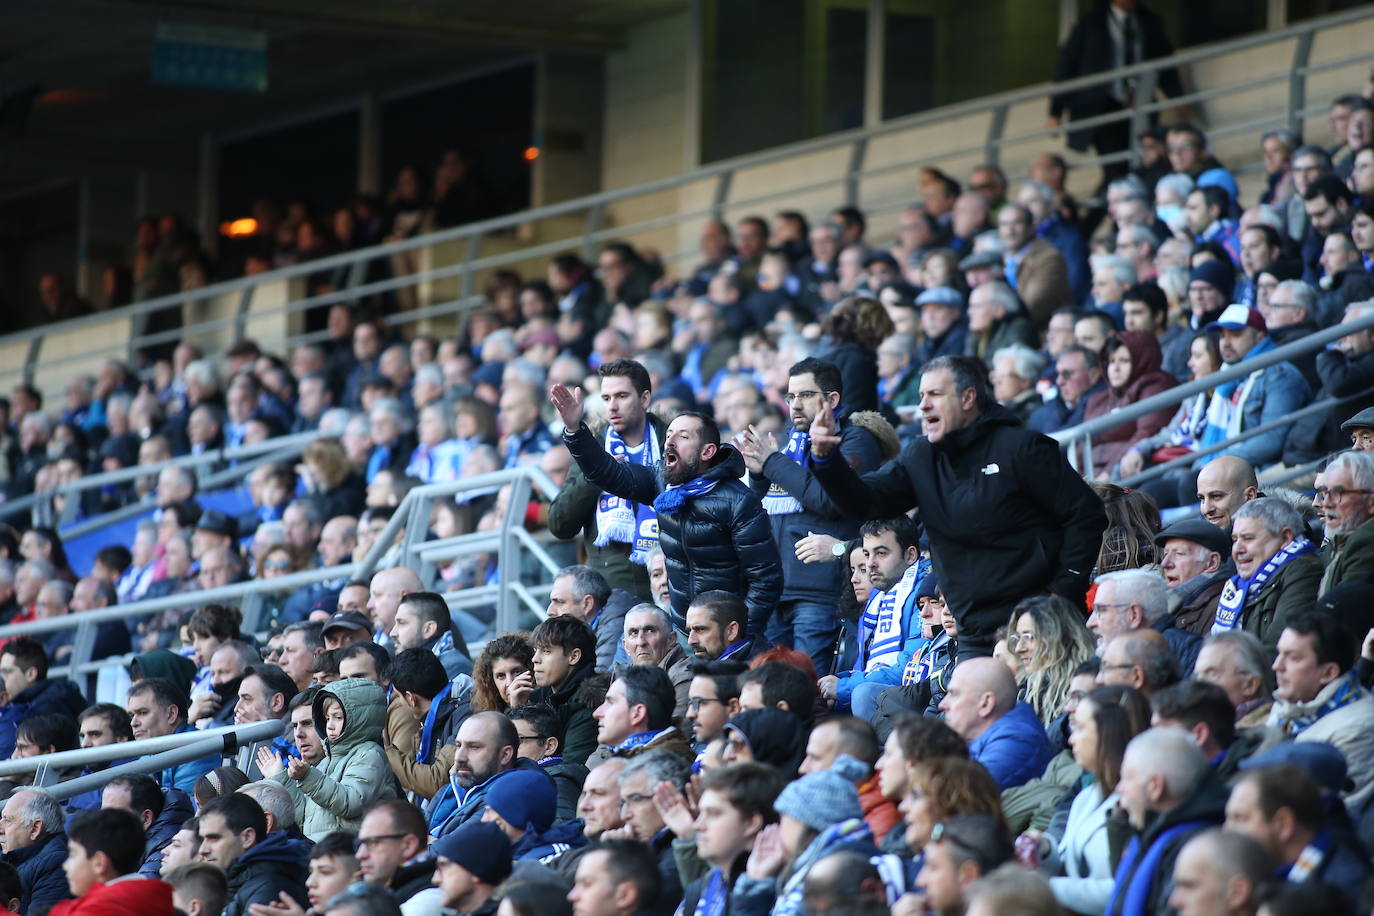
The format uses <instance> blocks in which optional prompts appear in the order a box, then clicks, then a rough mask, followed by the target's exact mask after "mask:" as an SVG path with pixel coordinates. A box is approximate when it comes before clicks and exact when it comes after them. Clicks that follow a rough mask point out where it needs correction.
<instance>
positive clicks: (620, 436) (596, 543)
mask: <svg viewBox="0 0 1374 916" xmlns="http://www.w3.org/2000/svg"><path fill="white" fill-rule="evenodd" d="M597 374H598V375H600V376H601V401H602V403H603V404H604V405H605V407H606V420H607V429H606V434H605V439H604V447H605V449H606V451H607V452H609V453H610V454H611V456H612V457H614V458H616V459H617V460H619V461H625V462H629V463H632V464H638V465H641V466H642V467H645V468H653V467H654V466H655V465H656V464H658V462H659V461H660V460H661V459H662V456H663V439H664V436H665V435H666V432H667V426H666V424H664V422H663V421H662V420H660V419H659V418H658V417H655V416H653V415H652V414H650V413H649V410H648V408H649V400H650V398H651V397H652V391H651V383H650V379H649V372H648V370H646V369H645V368H644V367H643V366H642V365H640V364H639V363H637V362H635V361H634V360H632V359H616V360H612V361H611V362H609V363H606V364H605V365H603V366H602V367H601V368H600V369H598V370H597ZM548 525H549V531H550V532H552V533H553V535H554V537H559V538H563V539H565V540H567V539H570V538H575V537H577V536H578V535H581V536H582V542H583V544H584V545H585V547H586V549H587V565H588V566H590V567H591V568H592V569H594V570H596V571H597V572H599V573H601V575H602V576H603V577H605V579H606V581H607V582H609V583H610V585H611V588H621V589H624V590H625V591H627V592H630V593H631V594H633V595H636V596H638V598H639V599H640V600H641V601H649V600H651V599H652V598H653V594H654V593H653V588H652V585H651V583H650V582H649V571H648V569H647V567H646V561H647V558H648V552H649V551H650V550H651V549H652V548H653V547H654V545H656V544H657V543H658V517H657V516H656V515H655V513H654V507H653V506H652V505H650V504H648V503H635V502H630V501H628V500H625V499H622V498H621V497H619V496H615V495H613V494H610V493H607V492H605V491H604V490H602V489H601V487H599V486H597V485H596V484H593V483H592V482H591V481H589V480H588V479H587V478H586V477H585V476H584V475H583V473H582V469H581V468H578V467H574V468H572V470H571V471H570V472H569V473H568V480H567V482H566V483H565V484H564V485H563V489H562V490H561V491H559V494H558V496H557V497H556V498H555V499H554V501H553V503H552V504H550V505H549V517H548Z"/></svg>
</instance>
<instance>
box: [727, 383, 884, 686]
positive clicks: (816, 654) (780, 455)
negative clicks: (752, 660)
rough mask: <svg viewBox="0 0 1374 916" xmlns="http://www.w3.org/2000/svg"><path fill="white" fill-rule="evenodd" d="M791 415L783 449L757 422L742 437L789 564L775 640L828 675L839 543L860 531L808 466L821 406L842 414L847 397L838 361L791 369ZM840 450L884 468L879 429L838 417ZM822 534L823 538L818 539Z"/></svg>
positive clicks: (861, 468) (836, 625)
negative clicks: (875, 433) (758, 428)
mask: <svg viewBox="0 0 1374 916" xmlns="http://www.w3.org/2000/svg"><path fill="white" fill-rule="evenodd" d="M787 375H788V379H787V394H786V395H784V396H783V398H784V400H786V401H787V405H788V413H789V415H790V418H791V420H792V429H791V430H790V431H789V430H786V429H785V430H783V431H784V432H785V433H787V444H786V446H785V447H784V448H783V449H782V450H781V451H779V449H778V442H777V439H775V438H774V437H773V436H772V435H771V434H769V435H767V436H764V435H760V434H759V433H757V432H756V430H755V429H754V427H753V426H750V427H749V428H748V429H747V430H744V431H743V432H741V433H739V434H738V435H737V436H736V437H735V440H734V442H735V447H736V448H738V449H739V451H740V454H741V455H743V456H744V466H745V467H747V468H748V469H749V475H750V481H751V483H752V485H753V487H754V492H755V493H758V494H759V495H760V497H761V498H762V500H763V508H764V511H765V512H767V513H768V519H769V522H770V523H771V524H772V528H773V539H774V541H776V542H777V547H778V553H779V555H780V556H781V557H782V558H783V563H784V564H786V574H785V575H784V576H783V590H782V601H781V602H779V604H778V608H777V612H776V613H775V614H774V615H773V617H772V618H770V620H769V622H768V623H769V625H768V633H767V637H768V642H769V643H771V644H774V645H777V644H779V643H782V644H786V645H790V646H792V647H793V648H795V649H799V650H800V651H802V652H805V653H806V654H807V655H809V656H811V661H812V664H814V665H815V666H816V670H817V671H818V672H820V673H822V674H829V673H830V671H831V669H832V668H833V667H834V664H833V657H834V654H835V638H836V637H837V636H838V635H839V633H840V621H839V617H838V616H837V615H836V613H835V595H837V594H838V593H839V591H840V589H841V588H843V587H844V578H845V570H844V565H843V564H842V563H840V562H838V561H839V559H840V555H839V554H836V553H834V552H833V550H834V548H835V547H836V546H840V547H841V549H843V545H844V543H845V542H846V541H848V540H850V539H851V538H853V537H854V536H855V535H856V534H857V533H858V525H856V524H855V523H854V522H853V521H852V520H850V519H847V518H845V517H844V515H843V513H841V512H840V511H839V510H838V509H837V508H836V507H835V504H834V503H832V502H831V501H830V498H829V497H828V496H826V495H825V491H824V490H822V489H821V488H820V487H819V486H817V485H816V479H815V478H814V477H813V476H812V475H811V472H810V471H808V470H807V467H806V453H807V451H808V450H809V449H810V447H811V436H810V435H809V434H808V432H807V431H808V430H809V429H810V428H811V421H812V420H814V419H815V418H816V414H817V413H818V412H819V411H820V408H821V404H822V403H825V404H827V405H829V407H830V409H831V410H832V411H837V412H838V411H839V410H840V404H841V401H842V398H843V394H844V392H843V390H842V387H841V378H840V370H839V368H838V367H837V366H835V364H834V363H829V362H825V361H823V360H819V359H812V358H808V359H804V360H802V361H801V362H799V363H797V364H796V365H794V366H793V367H792V368H791V369H789V370H788V371H787ZM837 423H838V426H839V434H840V454H841V455H843V456H844V459H845V461H847V462H848V463H849V465H850V466H851V467H853V468H854V469H855V470H856V471H858V472H859V473H866V472H868V471H872V470H875V469H877V467H878V465H880V464H882V462H883V456H882V452H881V451H880V450H879V448H878V441H877V439H875V438H874V437H873V434H872V433H870V432H869V431H868V430H866V429H864V428H863V427H861V426H858V425H856V424H854V423H851V422H849V421H848V420H847V419H838V420H837ZM817 535H819V536H820V538H821V540H819V541H817V538H816V536H817Z"/></svg>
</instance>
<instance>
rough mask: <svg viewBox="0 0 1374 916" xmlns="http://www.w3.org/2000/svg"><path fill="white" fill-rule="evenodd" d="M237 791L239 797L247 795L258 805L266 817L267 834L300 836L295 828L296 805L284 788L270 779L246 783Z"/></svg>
mask: <svg viewBox="0 0 1374 916" xmlns="http://www.w3.org/2000/svg"><path fill="white" fill-rule="evenodd" d="M238 791H239V794H240V795H247V796H248V797H249V798H251V799H253V801H255V802H257V803H258V807H260V808H262V813H263V814H265V815H266V816H267V832H268V833H275V832H276V831H278V830H281V831H284V832H285V833H286V834H287V835H288V836H293V837H300V836H301V832H300V830H298V829H297V828H296V803H295V802H293V801H292V800H291V793H290V792H289V791H287V789H286V787H285V786H283V785H281V784H280V783H276V782H272V781H271V780H270V779H260V780H258V781H257V782H250V783H248V785H246V786H244V787H243V788H241V789H239V790H238Z"/></svg>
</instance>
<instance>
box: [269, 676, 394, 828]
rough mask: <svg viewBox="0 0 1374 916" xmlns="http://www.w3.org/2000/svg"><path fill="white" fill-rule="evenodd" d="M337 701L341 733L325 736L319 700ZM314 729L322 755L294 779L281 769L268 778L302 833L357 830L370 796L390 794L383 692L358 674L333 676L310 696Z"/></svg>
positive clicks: (390, 782) (377, 798) (373, 797)
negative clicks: (290, 804)
mask: <svg viewBox="0 0 1374 916" xmlns="http://www.w3.org/2000/svg"><path fill="white" fill-rule="evenodd" d="M331 698H332V699H335V700H337V701H338V702H339V703H340V704H341V705H342V706H343V709H344V727H343V734H341V735H340V736H339V737H338V738H327V737H324V734H325V712H324V704H325V701H326V700H327V699H331ZM312 706H313V712H314V716H315V730H316V731H318V732H319V733H320V735H321V737H324V748H325V751H324V755H325V756H324V759H323V760H321V761H320V762H319V763H318V764H316V765H314V766H312V767H311V768H310V769H309V771H307V772H306V774H305V776H304V777H302V778H301V779H300V780H299V781H297V780H295V779H292V778H291V777H290V776H289V775H288V774H287V773H286V772H281V773H278V774H277V775H276V776H275V777H273V779H274V780H275V781H277V782H279V783H281V784H282V785H284V786H285V787H286V789H287V791H289V792H290V793H291V798H292V799H293V800H294V801H295V803H296V821H297V823H299V824H300V828H301V832H302V833H304V834H305V835H306V836H307V837H309V838H310V839H311V840H313V841H318V840H319V839H320V838H321V837H323V836H324V835H325V834H327V833H332V832H333V831H335V830H348V831H354V832H356V831H357V829H358V825H359V824H360V823H361V822H362V819H363V811H364V810H365V809H366V808H367V807H368V806H369V805H371V804H372V803H373V802H374V801H378V800H380V799H384V798H394V797H395V794H396V788H395V786H396V780H395V777H394V776H393V775H392V772H391V767H390V766H389V765H388V764H387V760H386V752H385V751H384V750H383V749H382V726H383V725H385V724H386V694H385V692H383V690H382V688H381V687H378V686H377V685H376V684H374V683H373V682H372V681H369V680H365V679H363V678H358V677H354V678H346V679H345V680H341V681H335V682H334V683H332V684H330V685H328V686H327V687H325V688H324V689H323V690H321V691H320V692H319V693H318V694H316V695H315V702H314V703H313V704H312Z"/></svg>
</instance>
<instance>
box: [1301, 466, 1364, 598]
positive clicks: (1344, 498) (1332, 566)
mask: <svg viewBox="0 0 1374 916" xmlns="http://www.w3.org/2000/svg"><path fill="white" fill-rule="evenodd" d="M1321 477H1322V479H1321V481H1320V482H1319V484H1318V486H1317V490H1316V495H1315V497H1314V499H1313V504H1314V505H1316V506H1318V507H1319V511H1320V512H1321V518H1322V523H1323V526H1324V527H1325V530H1326V546H1325V548H1324V549H1323V557H1322V562H1323V564H1324V565H1325V567H1326V570H1325V572H1324V573H1323V574H1322V579H1321V586H1320V588H1318V590H1317V596H1318V597H1321V596H1322V595H1324V594H1326V593H1327V592H1328V591H1330V590H1331V589H1333V588H1335V587H1336V586H1337V585H1340V584H1341V583H1342V582H1345V581H1351V580H1353V581H1358V582H1370V581H1374V524H1370V520H1371V519H1374V456H1371V455H1370V454H1369V453H1368V452H1342V453H1341V454H1339V455H1337V456H1336V457H1335V458H1333V459H1331V463H1330V464H1328V465H1327V466H1326V470H1325V471H1323V472H1322V475H1321Z"/></svg>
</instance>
